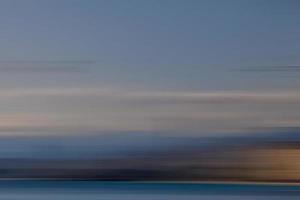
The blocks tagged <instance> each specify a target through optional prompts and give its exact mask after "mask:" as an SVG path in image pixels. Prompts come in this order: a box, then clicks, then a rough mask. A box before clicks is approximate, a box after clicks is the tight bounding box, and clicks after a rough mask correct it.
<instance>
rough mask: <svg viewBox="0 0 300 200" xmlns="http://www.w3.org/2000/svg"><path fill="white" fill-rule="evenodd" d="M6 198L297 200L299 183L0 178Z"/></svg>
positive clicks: (0, 189)
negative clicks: (297, 184) (295, 184)
mask: <svg viewBox="0 0 300 200" xmlns="http://www.w3.org/2000/svg"><path fill="white" fill-rule="evenodd" d="M0 199H5V200H19V199H25V200H29V199H30V200H37V199H39V200H43V199H44V200H50V199H59V200H60V199H62V200H68V199H72V200H83V199H84V200H87V199H97V200H102V199H103V200H118V199H122V200H124V199H125V200H129V199H130V200H135V199H138V200H143V199H145V200H168V199H172V200H173V199H174V200H181V199H182V200H196V199H199V200H221V199H223V200H227V199H228V200H229V199H232V200H240V199H245V200H263V199H264V200H269V199H270V200H271V199H272V200H273V199H275V200H277V199H278V200H279V199H286V200H296V199H297V200H298V199H300V186H287V185H255V184H199V183H138V182H101V181H28V180H26V181H25V180H24V181H21V180H20V181H4V180H3V181H0Z"/></svg>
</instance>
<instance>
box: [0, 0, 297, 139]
mask: <svg viewBox="0 0 300 200" xmlns="http://www.w3.org/2000/svg"><path fill="white" fill-rule="evenodd" d="M299 8H300V3H299V2H298V1H297V0H285V1H280V0H251V1H248V0H228V1H221V0H151V1H146V0H127V1H123V0H89V1H84V0H26V1H22V0H2V1H0V24H1V31H0V134H1V135H19V134H21V135H31V134H38V135H40V134H58V133H59V134H64V133H68V134H72V133H82V134H85V133H86V132H89V131H93V132H104V131H111V132H120V131H121V132H122V131H124V132H128V131H129V132H130V131H132V132H139V131H140V132H143V131H146V132H155V133H168V134H169V133H171V134H175V133H176V134H179V135H186V134H193V135H195V134H196V135H207V134H209V135H212V134H229V133H240V132H242V133H244V132H251V131H252V130H253V129H261V128H277V127H298V126H299V125H300V113H299V112H298V110H299V107H300V93H299V91H298V89H299V86H300V79H299V75H300V73H299V72H300V67H299V66H300V65H299V64H300V56H299V52H300V40H299V35H300V34H299V33H300V26H299V24H300V12H299Z"/></svg>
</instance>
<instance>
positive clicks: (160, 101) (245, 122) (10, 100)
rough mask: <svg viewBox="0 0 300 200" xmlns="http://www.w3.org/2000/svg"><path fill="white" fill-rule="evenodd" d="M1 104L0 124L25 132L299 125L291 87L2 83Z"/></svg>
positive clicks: (298, 101) (299, 98)
mask: <svg viewBox="0 0 300 200" xmlns="http://www.w3.org/2000/svg"><path fill="white" fill-rule="evenodd" d="M0 109H1V110H2V113H0V115H1V114H2V116H3V117H2V119H3V120H2V121H3V123H0V130H1V129H4V130H5V128H6V129H7V128H10V129H11V130H13V128H14V127H15V129H16V130H19V131H21V130H22V128H23V129H24V130H25V129H26V131H27V132H30V131H31V130H39V131H41V130H43V129H44V130H45V131H51V130H63V131H68V130H71V131H73V130H77V131H83V132H84V131H88V130H93V131H95V130H96V131H107V130H109V131H156V132H157V131H162V132H164V131H169V132H172V131H173V132H181V133H189V132H191V133H198V134H207V133H215V132H217V133H228V132H245V131H247V130H249V129H253V128H264V127H281V126H300V123H299V122H300V113H299V110H300V93H299V92H298V91H291V90H273V91H271V90H269V91H263V90H252V91H208V92H207V91H206V92H198V91H191V92H188V91H150V90H149V91H147V90H134V89H126V88H125V89H121V88H119V89H114V88H40V89H38V88H35V89H34V88H31V89H11V90H4V89H2V90H0ZM4 111H5V113H6V114H5V113H3V112H4ZM16 112H17V114H15V115H11V116H12V117H8V118H7V119H6V118H5V116H6V115H7V116H9V114H10V113H16ZM18 112H21V115H18ZM19 114H20V113H19ZM20 116H22V117H20ZM27 116H28V118H27ZM0 119H1V117H0ZM8 124H9V126H8Z"/></svg>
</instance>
